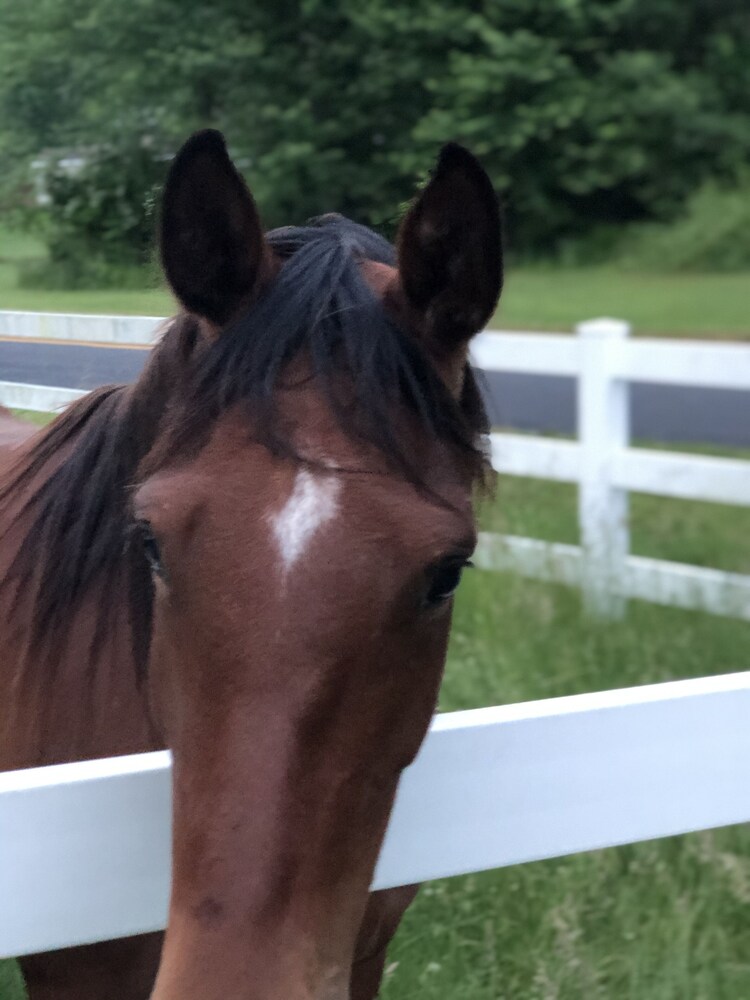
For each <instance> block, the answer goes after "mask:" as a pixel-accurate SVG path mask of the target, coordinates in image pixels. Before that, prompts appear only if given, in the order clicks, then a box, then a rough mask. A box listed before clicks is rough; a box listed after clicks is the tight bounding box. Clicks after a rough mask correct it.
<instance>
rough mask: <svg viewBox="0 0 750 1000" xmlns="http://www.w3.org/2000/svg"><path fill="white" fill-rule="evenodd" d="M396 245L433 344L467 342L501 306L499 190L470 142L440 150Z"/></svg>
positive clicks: (444, 347) (404, 279)
mask: <svg viewBox="0 0 750 1000" xmlns="http://www.w3.org/2000/svg"><path fill="white" fill-rule="evenodd" d="M397 247H398V263H399V272H400V275H401V284H402V288H403V290H404V293H405V294H406V298H407V300H408V302H409V305H410V307H411V309H412V310H415V311H416V314H417V317H418V320H419V322H420V323H421V324H422V325H423V327H424V328H425V333H426V335H427V337H428V338H429V340H430V342H431V344H432V346H433V347H434V349H435V350H437V351H438V352H439V353H446V352H451V351H453V350H455V349H457V348H459V347H461V346H464V345H465V344H466V343H467V342H468V341H469V340H470V339H471V337H473V335H474V334H475V333H477V332H478V331H479V330H481V329H482V328H483V327H484V325H485V323H486V322H487V320H488V319H489V318H490V317H491V316H492V314H493V313H494V311H495V308H496V306H497V301H498V299H499V297H500V290H501V288H502V283H503V258H502V235H501V223H500V206H499V204H498V200H497V195H496V194H495V191H494V189H493V187H492V183H491V181H490V179H489V177H488V176H487V174H486V173H485V171H484V169H483V168H482V166H481V165H480V163H479V162H478V160H476V159H475V158H474V156H472V154H471V153H470V152H469V151H468V150H466V149H464V148H463V146H459V145H458V144H456V143H449V144H448V145H447V146H444V147H443V149H442V150H441V152H440V156H439V158H438V162H437V166H436V168H435V171H434V172H433V175H432V178H431V180H430V181H429V183H428V184H427V186H426V187H425V188H424V190H423V191H422V192H421V194H419V195H418V196H417V198H416V200H415V201H414V203H413V204H412V206H411V208H410V209H409V211H408V212H407V214H406V217H405V218H404V220H403V222H402V223H401V228H400V230H399V234H398V239H397Z"/></svg>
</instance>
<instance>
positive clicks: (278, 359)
mask: <svg viewBox="0 0 750 1000" xmlns="http://www.w3.org/2000/svg"><path fill="white" fill-rule="evenodd" d="M159 244H160V253H161V260H162V266H163V270H164V273H165V276H166V279H167V281H168V283H169V285H170V287H171V289H172V292H173V293H174V295H175V298H176V300H177V302H178V304H179V307H180V308H179V312H178V314H177V315H176V317H175V318H174V319H173V320H171V321H170V322H169V324H168V325H167V327H166V329H165V332H164V334H163V336H162V338H161V340H160V342H159V343H158V344H157V345H156V346H155V347H154V348H153V350H152V352H151V355H150V358H149V361H148V362H147V365H146V367H145V368H144V371H143V373H142V375H141V376H140V378H139V379H138V380H137V381H136V382H135V383H133V384H131V385H122V386H107V387H103V388H101V389H98V390H95V391H94V392H92V393H90V394H89V395H87V396H86V397H84V398H82V399H81V400H78V401H77V402H75V403H73V404H72V405H71V406H70V407H69V408H68V409H67V410H65V411H64V412H63V413H62V414H61V415H60V416H59V417H58V418H57V419H56V420H55V421H54V422H52V423H51V424H50V425H49V426H48V427H47V428H45V429H43V430H42V431H40V432H39V433H37V434H35V435H34V436H33V437H32V438H31V439H30V440H28V441H25V442H22V441H21V438H22V437H23V433H22V432H21V431H20V429H19V426H18V425H16V424H13V426H12V427H10V429H9V436H10V437H11V438H12V439H13V443H14V444H15V448H14V450H13V452H12V453H11V455H10V458H7V459H6V464H5V466H3V469H4V471H3V472H2V476H1V478H0V623H2V624H1V625H0V635H1V639H0V642H1V648H2V656H1V657H0V687H1V689H2V691H3V707H2V710H1V712H0V769H14V768H26V767H35V766H39V765H46V764H53V763H58V762H65V761H80V760H85V759H90V758H96V757H106V756H114V755H118V754H133V753H140V752H144V751H150V750H157V749H162V748H165V747H168V748H170V749H171V752H172V755H173V839H172V870H171V892H170V901H169V910H168V922H167V927H166V931H165V933H164V935H163V937H162V935H160V934H159V935H156V934H151V935H141V936H138V937H133V938H128V939H124V940H121V941H114V942H102V943H99V944H92V945H84V946H79V947H76V948H71V949H64V950H61V951H59V952H52V953H47V954H42V955H34V956H27V957H25V958H23V959H22V960H21V965H22V970H23V972H24V975H25V977H26V981H27V986H28V990H29V996H30V998H31V1000H74V998H75V1000H103V998H104V997H106V998H116V1000H144V998H146V997H149V996H150V997H152V1000H178V998H179V1000H198V998H200V1000H229V998H232V1000H250V998H252V1000H344V998H348V997H351V998H354V1000H371V998H373V997H375V996H376V995H377V993H378V990H379V988H380V983H381V978H382V975H383V968H384V961H385V949H386V947H387V945H388V943H389V941H390V938H391V937H392V935H393V933H394V932H395V929H396V927H397V925H398V923H399V921H400V919H401V916H402V914H403V912H404V910H405V909H406V907H407V906H408V905H409V903H410V902H411V900H412V899H413V897H414V894H415V892H416V887H413V886H412V887H409V886H407V887H404V888H401V889H395V890H388V891H384V892H377V893H370V885H371V881H372V876H373V871H374V867H375V863H376V861H377V857H378V853H379V850H380V847H381V843H382V840H383V837H384V834H385V830H386V826H387V823H388V819H389V815H390V812H391V808H392V805H393V801H394V796H395V793H396V788H397V785H398V781H399V776H400V775H401V773H402V771H403V769H404V768H406V767H407V766H408V765H409V764H410V763H411V762H412V761H413V760H414V758H415V755H416V754H417V751H418V749H419V747H420V744H421V743H422V740H423V738H424V736H425V734H426V732H427V729H428V726H429V722H430V719H431V716H432V715H433V712H434V710H435V706H436V702H437V692H438V688H439V684H440V681H441V677H442V672H443V667H444V661H445V655H446V647H447V641H448V635H449V629H450V621H451V609H452V596H453V594H454V592H455V590H456V588H457V586H458V584H459V581H460V578H461V574H462V571H463V569H464V567H465V566H467V565H468V564H469V562H470V558H471V554H472V550H473V549H474V546H475V543H476V525H475V518H474V509H473V505H474V497H475V494H476V492H477V488H478V487H480V486H481V484H482V483H485V484H486V483H487V482H488V479H489V475H490V473H489V465H488V460H487V453H486V433H485V432H486V421H485V417H484V412H483V408H482V404H481V397H480V394H479V392H478V389H477V385H476V383H475V380H474V377H473V375H472V372H471V369H470V367H469V364H468V347H469V343H470V340H471V338H472V337H473V336H474V334H475V333H477V332H478V331H479V330H481V329H482V328H483V326H484V325H485V323H486V321H487V320H488V318H489V317H490V316H491V315H492V314H493V312H494V310H495V308H496V305H497V301H498V298H499V295H500V290H501V285H502V245H501V228H500V212H499V206H498V200H497V197H496V194H495V192H494V190H493V187H492V184H491V183H490V180H489V178H488V176H487V174H486V173H485V171H484V169H483V168H482V166H481V165H480V164H479V162H478V161H477V160H476V159H475V158H474V156H473V155H472V154H471V153H470V152H468V151H467V150H466V149H464V148H463V147H461V146H459V145H457V144H449V145H446V146H445V147H444V148H443V149H442V151H441V152H440V154H439V157H438V160H437V163H436V166H435V168H434V170H433V171H432V174H431V177H430V179H429V180H428V182H427V183H426V185H425V186H424V187H423V188H422V190H421V191H420V192H418V193H417V195H416V196H415V198H414V200H413V201H412V203H411V205H410V207H409V208H408V210H407V211H406V213H405V215H404V218H403V220H402V222H401V224H400V227H399V229H398V235H397V240H396V245H395V249H394V247H393V246H392V245H391V244H390V243H389V242H387V241H386V240H385V239H384V238H382V237H381V236H379V235H377V234H376V233H375V232H373V231H371V230H370V229H368V228H366V227H364V226H361V225H359V224H357V223H354V222H352V221H350V220H348V219H346V218H344V217H342V216H340V215H336V214H328V215H323V216H320V217H319V218H317V219H314V220H312V221H311V222H309V223H308V224H306V225H302V226H288V227H283V228H280V229H275V230H272V231H270V232H264V229H263V227H262V226H261V222H260V216H259V213H258V210H257V208H256V204H255V201H254V199H253V196H252V194H251V192H250V190H249V188H248V187H247V185H246V183H245V181H244V179H243V178H242V177H241V175H240V173H239V172H238V170H237V169H236V167H235V165H234V164H233V162H232V160H231V159H230V157H229V154H228V152H227V149H226V145H225V142H224V139H223V136H222V135H221V134H220V133H218V132H215V131H213V130H207V131H202V132H199V133H197V134H195V135H194V136H192V137H191V138H190V139H188V141H187V142H186V143H185V145H184V146H183V147H182V148H181V149H180V151H179V152H178V153H177V155H176V156H175V158H174V159H173V161H172V163H171V166H170V169H169V173H168V178H167V181H166V184H165V188H164V193H163V199H162V207H161V215H160V221H159Z"/></svg>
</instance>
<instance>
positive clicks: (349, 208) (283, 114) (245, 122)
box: [0, 0, 750, 252]
mask: <svg viewBox="0 0 750 1000" xmlns="http://www.w3.org/2000/svg"><path fill="white" fill-rule="evenodd" d="M0 17H1V18H2V21H3V26H2V31H1V32H0V34H1V35H2V39H3V40H2V43H0V46H1V47H0V67H2V68H1V69H0V121H2V122H3V125H2V129H1V130H0V157H1V158H2V160H3V161H4V162H5V163H7V162H8V160H10V159H12V160H13V161H14V162H15V163H16V164H17V163H19V162H20V161H22V160H23V158H24V157H27V156H28V155H30V154H31V153H35V152H37V151H38V150H39V149H41V148H59V147H63V146H70V145H76V144H78V145H86V146H88V147H91V146H100V147H105V146H108V145H111V146H116V147H117V148H120V149H122V148H128V146H129V147H130V148H133V149H134V148H136V147H139V146H142V144H143V143H144V142H147V143H149V144H150V147H151V148H152V149H154V150H156V151H159V152H161V153H163V154H167V153H168V152H170V151H171V150H173V149H174V148H175V146H176V145H177V144H178V142H180V141H181V140H182V139H183V138H184V137H185V135H186V134H187V133H188V132H190V131H191V130H193V129H194V128H197V127H202V126H208V125H211V126H215V127H218V128H221V129H223V130H224V131H225V132H226V134H227V136H228V139H229V143H230V147H231V148H232V151H233V152H234V153H235V155H237V156H238V158H239V159H240V161H241V162H242V164H243V166H244V168H245V169H246V171H247V173H248V176H249V177H250V179H251V182H252V184H253V187H254V190H255V191H256V193H257V194H258V200H259V203H260V205H261V207H262V209H263V211H264V214H265V216H266V219H267V221H268V222H269V223H270V224H277V223H281V222H288V221H298V220H300V219H303V218H305V217H306V216H309V215H311V214H314V213H317V212H320V211H326V210H330V209H337V210H339V211H344V212H346V213H348V214H351V215H354V216H356V217H357V218H358V219H360V220H361V221H364V222H369V223H371V224H375V225H379V226H383V227H385V228H386V229H387V228H388V227H389V225H390V223H391V222H392V219H393V217H394V214H395V213H394V208H395V206H396V205H398V203H399V202H400V201H402V200H403V199H404V198H405V197H406V196H408V194H409V193H410V191H411V190H412V189H413V186H414V183H415V181H416V179H418V178H419V177H420V175H421V174H422V173H423V171H424V170H425V168H426V167H427V166H428V165H429V164H430V163H431V162H432V160H433V157H434V155H435V152H436V149H437V147H438V146H439V145H440V144H441V143H442V142H444V141H445V140H447V139H452V138H455V139H458V140H459V141H464V142H466V143H467V144H468V145H469V146H471V147H472V148H473V149H474V150H475V151H476V152H477V153H478V154H479V155H480V156H481V157H482V159H483V160H484V162H485V163H486V164H487V165H488V167H489V169H490V171H491V173H492V174H493V177H494V179H495V181H496V183H497V184H498V186H499V187H500V188H501V189H502V190H503V192H504V193H505V200H506V205H507V211H508V216H509V222H510V226H511V230H512V234H513V235H512V239H513V243H514V245H515V246H516V247H517V248H518V249H520V250H523V251H535V252H540V251H543V250H545V249H550V248H552V247H553V246H554V244H555V242H556V241H557V240H559V239H560V238H563V237H565V236H568V235H576V234H581V233H585V232H586V231H587V230H588V229H589V228H591V227H592V226H594V225H596V224H597V223H600V222H617V221H621V220H631V219H641V218H668V217H669V216H670V215H671V214H673V213H674V212H675V211H676V210H677V209H678V207H679V206H680V204H681V203H682V202H683V201H684V199H685V198H686V197H687V196H688V194H689V193H690V192H691V191H692V190H694V189H695V188H696V187H697V186H698V185H699V184H700V183H701V182H702V181H703V180H705V179H706V178H708V177H711V176H732V175H733V174H734V173H735V172H736V171H737V170H738V169H739V168H740V166H741V165H743V164H744V163H746V162H747V159H748V154H750V107H749V106H748V101H747V93H748V92H750V90H749V88H750V18H749V17H748V14H747V8H746V3H745V2H744V0H693V2H692V3H691V4H690V5H688V6H686V5H685V4H683V3H681V2H680V0H502V2H500V0H495V2H493V0H484V2H482V0H412V2H410V3H408V4H393V3H392V0H388V2H386V0H368V2H367V3H366V4H363V3H361V2H355V0H279V2H278V3H274V4H248V3H246V2H244V0H243V2H239V0H217V2H215V3H214V4H212V5H206V4H202V3H196V2H195V0H187V2H178V0H130V2H129V3H127V4H123V3H122V0H88V2H86V3H84V2H83V0H39V2H38V3H36V4H34V5H17V4H14V3H13V0H0ZM123 169H126V165H125V163H124V164H123Z"/></svg>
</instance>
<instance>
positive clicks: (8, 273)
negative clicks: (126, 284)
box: [0, 227, 175, 316]
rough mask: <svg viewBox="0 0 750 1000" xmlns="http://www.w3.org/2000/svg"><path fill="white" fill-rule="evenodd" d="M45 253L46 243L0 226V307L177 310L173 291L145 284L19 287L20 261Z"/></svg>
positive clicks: (123, 311)
mask: <svg viewBox="0 0 750 1000" xmlns="http://www.w3.org/2000/svg"><path fill="white" fill-rule="evenodd" d="M43 255H44V247H43V246H42V244H41V243H40V242H39V240H38V239H36V238H35V237H33V236H30V235H29V234H25V233H21V234H19V233H15V232H11V231H9V230H7V229H3V228H2V227H0V309H27V310H30V311H32V312H36V311H38V312H69V313H75V312H83V313H104V314H107V313H113V314H115V315H120V314H122V315H136V316H137V315H145V316H167V315H170V314H171V313H173V312H174V311H175V305H174V300H173V299H172V297H171V295H170V294H169V292H167V291H166V290H165V289H161V288H144V289H143V290H142V291H138V290H126V291H118V290H117V289H100V290H94V291H43V290H37V289H31V288H19V287H18V265H19V263H21V262H22V261H24V260H34V259H38V258H39V257H42V256H43Z"/></svg>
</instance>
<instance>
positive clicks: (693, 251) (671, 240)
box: [619, 175, 750, 271]
mask: <svg viewBox="0 0 750 1000" xmlns="http://www.w3.org/2000/svg"><path fill="white" fill-rule="evenodd" d="M619 259H620V262H621V263H622V264H623V265H624V266H625V267H627V268H629V269H632V270H655V271H744V270H748V269H750V175H747V176H746V177H745V178H744V179H743V181H742V183H741V184H739V185H737V186H736V187H731V188H727V187H722V186H721V185H719V184H718V183H716V182H709V183H707V184H704V185H703V186H702V187H700V188H699V189H698V190H697V191H696V193H695V194H694V195H693V196H692V198H690V199H689V201H688V202H687V205H686V209H685V211H684V213H683V214H682V215H680V216H679V218H677V219H676V220H675V221H674V222H672V223H668V224H647V225H640V226H637V227H634V228H633V229H632V231H631V232H630V234H629V235H628V236H626V237H625V239H624V240H623V243H622V249H621V250H620V253H619Z"/></svg>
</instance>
